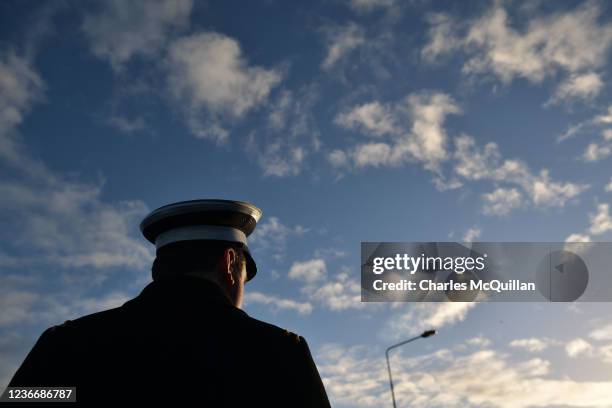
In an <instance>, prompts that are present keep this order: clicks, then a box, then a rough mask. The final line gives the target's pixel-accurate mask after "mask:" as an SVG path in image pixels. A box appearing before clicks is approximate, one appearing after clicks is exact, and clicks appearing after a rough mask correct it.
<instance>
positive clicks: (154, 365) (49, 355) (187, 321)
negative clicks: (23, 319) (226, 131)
mask: <svg viewBox="0 0 612 408" xmlns="http://www.w3.org/2000/svg"><path fill="white" fill-rule="evenodd" d="M260 217H261V210H259V209H258V208H257V207H255V206H253V205H251V204H248V203H244V202H239V201H225V200H194V201H184V202H180V203H175V204H171V205H167V206H164V207H161V208H158V209H157V210H155V211H153V212H152V213H151V214H149V215H148V216H147V217H146V218H145V219H144V220H143V222H142V223H141V225H140V228H141V231H142V232H143V234H144V236H145V237H146V238H147V239H148V240H149V241H151V242H153V243H155V245H156V255H157V256H156V259H155V262H154V263H153V268H152V272H153V282H152V283H150V284H149V285H148V286H147V287H145V289H144V290H143V291H142V293H141V294H140V295H139V296H137V297H136V298H134V299H132V300H130V301H128V302H126V303H125V304H124V305H123V306H121V307H118V308H115V309H111V310H106V311H103V312H99V313H95V314H92V315H88V316H85V317H81V318H79V319H76V320H73V321H70V320H69V321H67V322H65V323H64V324H62V325H59V326H55V327H51V328H50V329H48V330H46V331H45V332H44V333H43V334H42V336H41V337H40V339H39V340H38V342H37V343H36V345H35V346H34V348H33V349H32V351H30V353H29V354H28V356H27V358H26V359H25V361H24V362H23V364H22V365H21V367H20V368H19V370H18V371H17V373H16V374H15V376H14V377H13V379H12V381H11V383H10V384H9V385H10V386H76V397H77V402H81V403H82V402H86V403H87V402H89V403H92V404H93V403H100V402H107V403H114V404H120V403H121V402H124V401H130V402H138V401H142V402H155V403H159V402H161V401H164V402H168V401H171V400H174V402H176V401H179V402H183V403H184V402H186V401H189V402H193V403H197V405H199V406H206V407H270V406H286V407H328V406H329V402H328V399H327V395H326V393H325V388H324V387H323V384H322V382H321V378H320V377H319V373H318V371H317V368H316V366H315V364H314V362H313V360H312V357H311V355H310V351H309V349H308V345H307V344H306V341H305V340H304V339H303V338H302V337H300V336H298V335H296V334H293V333H290V332H288V331H286V330H283V329H280V328H278V327H276V326H273V325H270V324H267V323H264V322H261V321H259V320H256V319H253V318H251V317H249V316H248V315H247V314H246V313H245V312H243V311H242V310H241V309H240V307H241V305H242V299H243V293H244V284H245V282H246V281H249V280H250V279H252V278H253V277H254V276H255V274H256V273H257V267H256V264H255V262H254V260H253V258H252V256H251V254H250V252H249V249H248V247H247V241H246V237H247V236H248V235H249V234H251V232H253V230H254V229H255V226H256V224H257V221H259V218H260Z"/></svg>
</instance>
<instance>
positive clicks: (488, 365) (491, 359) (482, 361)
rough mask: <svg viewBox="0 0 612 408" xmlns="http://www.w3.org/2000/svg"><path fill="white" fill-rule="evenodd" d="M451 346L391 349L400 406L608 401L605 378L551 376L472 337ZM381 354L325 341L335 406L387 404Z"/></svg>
mask: <svg viewBox="0 0 612 408" xmlns="http://www.w3.org/2000/svg"><path fill="white" fill-rule="evenodd" d="M421 341H427V340H421ZM433 341H435V340H433ZM455 344H456V345H455V346H454V347H453V348H451V349H449V348H436V351H434V352H430V353H419V355H417V356H414V355H413V354H407V353H406V354H404V353H403V351H404V350H397V351H395V352H394V355H393V356H392V362H391V364H392V372H393V379H394V384H395V395H396V399H397V403H398V406H405V405H410V406H411V407H416V408H425V407H431V406H444V407H450V408H456V407H457V408H458V407H465V406H487V407H495V408H518V407H548V406H567V407H583V408H586V407H589V408H595V407H597V408H604V407H608V406H609V398H610V388H611V387H612V383H611V382H610V381H576V380H572V379H570V378H568V377H564V378H555V377H554V376H553V375H552V374H551V370H550V369H551V364H550V362H549V361H547V360H544V359H541V358H529V359H524V358H521V356H520V355H518V356H515V355H513V354H509V353H507V352H504V351H500V350H495V349H493V348H490V347H488V346H482V348H480V349H478V350H476V351H474V347H473V346H470V345H469V342H455ZM489 344H490V342H489ZM382 355H383V351H382V350H375V349H374V350H373V349H372V348H368V347H365V346H354V347H344V346H341V345H337V344H328V345H325V346H324V347H322V348H321V349H320V350H319V352H318V353H317V363H318V367H319V371H320V372H321V376H322V378H323V382H324V383H325V387H326V389H327V390H328V393H329V395H330V399H331V402H332V404H333V405H334V406H336V405H338V406H347V407H348V406H350V407H381V406H385V405H388V404H389V403H390V402H389V401H390V394H389V377H388V374H387V368H386V365H385V360H384V358H381V356H382ZM526 390H535V391H534V392H526ZM536 391H537V392H536Z"/></svg>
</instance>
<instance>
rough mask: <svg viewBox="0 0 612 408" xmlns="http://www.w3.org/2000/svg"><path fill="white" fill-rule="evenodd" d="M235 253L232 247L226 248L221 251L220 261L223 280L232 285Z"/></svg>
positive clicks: (235, 259)
mask: <svg viewBox="0 0 612 408" xmlns="http://www.w3.org/2000/svg"><path fill="white" fill-rule="evenodd" d="M237 260H238V259H237V254H236V250H235V249H234V248H226V249H225V250H224V251H223V260H222V262H221V274H222V277H223V280H224V281H225V282H226V283H228V284H229V285H234V284H235V283H236V282H235V280H234V274H233V270H234V267H235V265H236V261H237Z"/></svg>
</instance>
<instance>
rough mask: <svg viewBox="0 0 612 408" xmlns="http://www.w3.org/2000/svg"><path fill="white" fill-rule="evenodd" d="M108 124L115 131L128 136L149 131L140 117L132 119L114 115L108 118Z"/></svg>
mask: <svg viewBox="0 0 612 408" xmlns="http://www.w3.org/2000/svg"><path fill="white" fill-rule="evenodd" d="M107 123H108V124H109V125H110V126H112V127H114V128H115V129H117V130H119V131H121V132H123V133H128V134H131V133H137V132H142V131H143V130H145V129H147V125H146V123H145V120H144V119H143V118H142V117H140V116H138V117H135V118H133V119H130V118H127V117H124V116H118V115H114V116H111V117H110V118H108V120H107Z"/></svg>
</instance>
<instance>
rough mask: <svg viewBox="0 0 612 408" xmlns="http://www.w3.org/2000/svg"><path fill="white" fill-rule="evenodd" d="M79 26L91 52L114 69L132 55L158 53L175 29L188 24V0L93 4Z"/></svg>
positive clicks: (153, 54) (140, 0) (189, 7)
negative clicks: (93, 7)
mask: <svg viewBox="0 0 612 408" xmlns="http://www.w3.org/2000/svg"><path fill="white" fill-rule="evenodd" d="M95 5H96V7H95V10H92V11H91V12H88V13H87V14H86V16H85V19H84V21H83V25H82V29H83V32H84V33H85V35H86V37H87V39H88V40H89V45H90V47H91V51H92V53H93V54H94V55H95V56H97V57H98V58H101V59H103V60H107V61H108V62H109V63H110V64H111V66H112V67H113V69H114V70H115V71H121V70H122V69H123V67H124V65H125V64H126V63H127V62H129V60H130V59H132V58H133V57H135V56H144V57H153V56H157V55H158V54H159V53H160V52H162V50H163V48H164V47H165V46H166V45H167V43H168V41H169V38H170V37H171V35H172V34H173V33H175V32H179V31H180V30H182V29H184V28H186V27H187V26H188V25H189V17H190V14H191V9H192V1H191V0H153V1H146V0H144V1H143V0H134V1H127V2H125V1H121V0H111V1H106V2H99V3H95Z"/></svg>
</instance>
